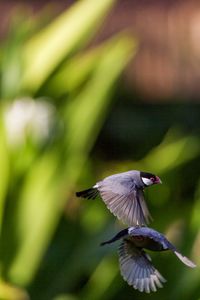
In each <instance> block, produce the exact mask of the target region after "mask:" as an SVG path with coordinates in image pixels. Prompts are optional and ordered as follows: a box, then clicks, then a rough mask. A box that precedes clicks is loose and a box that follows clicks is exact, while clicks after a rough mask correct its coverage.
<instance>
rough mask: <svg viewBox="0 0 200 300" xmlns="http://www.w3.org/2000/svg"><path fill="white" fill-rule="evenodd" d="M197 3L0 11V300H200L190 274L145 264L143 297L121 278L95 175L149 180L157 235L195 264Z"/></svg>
mask: <svg viewBox="0 0 200 300" xmlns="http://www.w3.org/2000/svg"><path fill="white" fill-rule="evenodd" d="M199 6H200V3H199V2H198V1H157V0H148V1H147V0H143V1H133V0H132V1H130V0H123V1H114V0H102V1H101V2H100V3H99V1H92V0H81V1H59V2H55V1H17V2H16V1H1V3H0V16H1V27H0V39H1V46H0V62H1V69H0V80H1V86H0V96H1V103H0V113H1V116H2V117H1V122H0V160H1V161H0V165H1V170H0V174H1V178H2V182H1V185H0V272H1V273H0V274H1V277H0V299H4V300H5V299H6V300H11V299H14V300H15V299H16V300H17V299H19V300H27V299H34V300H35V299H37V300H50V299H54V300H78V299H84V300H98V299H105V300H112V299H116V300H117V299H122V298H125V299H133V298H134V297H135V299H138V300H139V299H147V297H148V299H149V298H150V299H163V300H165V299H166V300H169V299H171V300H174V299H183V300H189V299H199V298H200V286H199V278H200V272H199V267H197V268H196V269H195V270H189V269H188V268H187V267H185V266H184V265H182V264H181V263H180V262H179V261H178V260H177V259H176V257H174V255H172V254H171V253H157V254H155V253H153V254H151V255H152V257H153V263H154V264H155V266H156V267H157V268H158V270H159V271H160V272H161V274H162V275H163V276H164V277H165V278H166V279H167V283H166V284H165V285H164V288H163V289H160V290H158V291H157V292H156V293H153V294H150V295H146V294H141V293H140V292H138V291H135V290H134V289H133V288H132V287H129V286H128V285H127V283H126V282H124V281H123V278H122V277H121V276H120V272H119V267H118V257H117V243H116V244H114V245H113V246H105V247H103V248H102V247H99V244H100V243H101V242H102V241H104V240H105V239H107V238H110V237H112V236H113V235H114V234H115V233H116V232H117V231H118V230H120V229H121V228H124V227H125V225H123V224H121V223H120V222H118V221H117V220H116V219H115V217H114V216H113V215H111V214H110V212H109V211H108V210H107V209H106V207H105V205H104V204H103V202H102V201H101V200H100V199H97V200H95V201H92V200H90V201H89V200H83V199H77V198H76V197H75V192H76V191H77V190H81V189H86V188H88V187H90V186H91V185H93V184H94V183H95V182H96V181H98V180H100V179H102V178H104V177H105V176H108V175H111V174H114V173H117V172H123V171H127V170H131V169H138V170H144V171H150V172H152V173H155V174H157V175H159V176H160V177H161V179H162V182H163V184H162V185H161V186H156V187H152V188H150V189H147V190H146V191H145V195H146V198H147V202H148V206H149V208H150V211H151V214H152V215H153V218H154V221H153V222H152V223H151V224H150V226H151V227H153V228H154V229H156V230H158V231H161V232H163V233H165V234H166V235H167V237H168V238H169V239H170V241H171V242H173V243H174V244H175V245H176V246H177V248H178V249H179V250H180V251H181V252H182V253H183V254H185V255H187V256H189V257H190V258H191V259H193V260H194V261H195V263H197V265H198V264H199V247H200V232H199V225H200V215H199V214H200V181H199V167H200V139H199V134H200V107H199V99H200V98H199V92H200V85H199V79H200V46H199V37H200V13H199Z"/></svg>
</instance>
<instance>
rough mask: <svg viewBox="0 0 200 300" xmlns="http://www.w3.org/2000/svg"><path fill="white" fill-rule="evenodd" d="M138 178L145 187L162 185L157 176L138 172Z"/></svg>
mask: <svg viewBox="0 0 200 300" xmlns="http://www.w3.org/2000/svg"><path fill="white" fill-rule="evenodd" d="M140 177H141V180H142V182H143V184H144V186H145V187H147V186H150V185H153V184H158V183H162V181H161V180H160V178H159V177H158V176H156V175H154V174H151V173H146V172H140Z"/></svg>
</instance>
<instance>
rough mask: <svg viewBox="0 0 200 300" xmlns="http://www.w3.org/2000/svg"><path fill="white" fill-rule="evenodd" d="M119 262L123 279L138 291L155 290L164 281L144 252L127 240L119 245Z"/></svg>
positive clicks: (147, 291) (148, 291)
mask: <svg viewBox="0 0 200 300" xmlns="http://www.w3.org/2000/svg"><path fill="white" fill-rule="evenodd" d="M119 263H120V271H121V275H122V277H123V278H124V280H125V281H127V283H128V284H129V285H131V286H133V287H134V288H135V289H137V290H139V291H140V292H146V293H150V292H151V291H153V292H155V291H156V290H157V288H160V287H162V283H164V282H165V281H166V280H165V279H164V278H163V276H162V275H161V274H160V273H159V272H158V270H156V269H155V267H154V266H153V265H152V263H151V261H150V260H149V259H148V256H147V255H146V253H145V252H144V251H143V250H141V249H139V248H136V247H135V246H134V244H133V243H132V242H131V241H129V240H124V241H123V242H122V243H121V245H120V246H119Z"/></svg>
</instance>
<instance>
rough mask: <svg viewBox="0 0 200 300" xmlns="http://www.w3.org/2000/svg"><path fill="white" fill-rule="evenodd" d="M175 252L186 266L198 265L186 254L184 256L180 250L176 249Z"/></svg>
mask: <svg viewBox="0 0 200 300" xmlns="http://www.w3.org/2000/svg"><path fill="white" fill-rule="evenodd" d="M174 253H175V254H176V256H177V257H178V258H179V259H180V260H181V261H182V262H183V263H184V264H185V265H186V266H188V267H190V268H195V267H196V265H195V264H194V263H193V262H192V261H191V260H190V259H189V258H187V257H186V256H183V255H182V254H181V253H180V252H178V251H174Z"/></svg>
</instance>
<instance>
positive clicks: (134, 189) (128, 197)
mask: <svg viewBox="0 0 200 300" xmlns="http://www.w3.org/2000/svg"><path fill="white" fill-rule="evenodd" d="M158 183H161V180H160V178H159V177H158V176H156V175H153V174H151V173H146V172H141V171H136V170H133V171H128V172H124V173H119V174H115V175H111V176H108V177H106V178H105V179H103V180H101V181H99V182H97V183H96V184H95V185H94V186H93V187H92V188H90V189H87V190H84V191H81V192H77V193H76V196H77V197H83V198H87V199H95V198H96V197H97V196H98V195H99V194H100V196H101V198H102V200H103V201H104V202H105V204H106V206H107V207H108V209H109V210H110V211H111V212H112V213H113V214H114V215H115V216H116V217H117V218H118V219H120V220H121V221H122V222H123V223H125V224H127V225H128V226H135V225H139V226H142V225H146V224H148V223H149V221H150V219H151V215H150V213H149V210H148V208H147V205H146V203H145V200H144V192H143V190H144V188H146V187H148V186H151V185H153V184H158Z"/></svg>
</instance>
